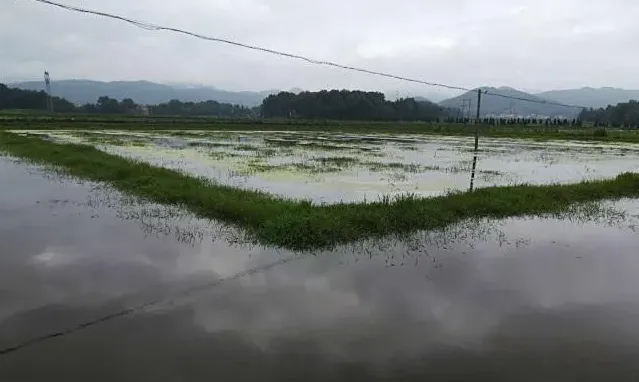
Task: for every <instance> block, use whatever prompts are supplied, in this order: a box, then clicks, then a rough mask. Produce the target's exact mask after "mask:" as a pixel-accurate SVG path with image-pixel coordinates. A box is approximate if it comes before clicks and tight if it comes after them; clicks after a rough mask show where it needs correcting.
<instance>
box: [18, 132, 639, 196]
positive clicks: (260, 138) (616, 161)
mask: <svg viewBox="0 0 639 382" xmlns="http://www.w3.org/2000/svg"><path fill="white" fill-rule="evenodd" d="M20 133H21V134H40V135H43V136H46V137H48V138H50V139H55V140H58V141H64V142H78V143H90V144H93V145H95V146H96V147H99V148H100V149H103V150H105V151H107V152H109V153H114V154H118V155H122V156H126V157H129V158H135V159H137V160H141V161H145V162H149V163H152V164H155V165H159V166H163V167H168V168H172V169H179V170H181V171H185V172H187V173H191V174H195V175H198V176H203V177H206V178H209V179H212V180H215V181H217V182H219V183H222V184H226V185H231V186H234V187H241V188H246V189H259V190H263V191H266V192H269V193H273V194H277V195H280V196H283V197H290V198H296V199H306V200H311V201H313V202H315V203H336V202H340V201H344V202H362V201H377V200H379V199H380V198H381V197H382V196H395V195H402V194H415V195H419V196H435V195H441V194H443V193H446V192H448V191H454V190H466V189H468V187H469V184H470V171H471V167H472V160H473V152H472V151H473V143H474V141H473V139H472V138H469V137H437V136H430V137H429V136H417V135H397V134H394V135H393V134H374V135H361V134H359V135H358V134H343V133H322V132H210V131H208V132H199V131H186V132H185V131H179V132H177V131H176V132H170V131H166V132H137V131H46V132H44V131H20ZM480 149H481V151H480V153H479V165H478V172H477V179H476V182H475V184H476V185H477V186H478V187H487V186H495V185H515V184H524V183H528V184H548V183H576V182H579V181H582V180H587V179H601V178H612V177H615V176H616V175H618V174H620V173H623V172H628V171H634V172H636V171H639V144H631V143H601V142H584V143H577V142H535V141H531V140H515V139H485V138H482V139H481V143H480Z"/></svg>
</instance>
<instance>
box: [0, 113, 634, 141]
mask: <svg viewBox="0 0 639 382" xmlns="http://www.w3.org/2000/svg"><path fill="white" fill-rule="evenodd" d="M7 129H9V130H11V129H15V130H20V129H32V130H78V129H81V130H96V131H100V130H114V129H115V130H140V131H144V130H146V131H149V130H154V131H162V130H210V131H293V132H295V131H298V132H299V131H318V132H343V133H358V134H375V133H393V134H421V135H434V136H474V134H475V126H474V125H464V124H454V123H437V122H365V121H323V120H248V119H236V120H229V119H216V118H210V117H209V118H207V117H162V116H152V117H140V116H105V115H44V116H43V115H37V114H34V115H5V116H1V115H0V130H7ZM479 130H480V135H481V136H482V137H488V138H516V139H532V140H538V141H547V140H562V141H565V140H576V141H591V142H627V143H633V142H635V143H639V129H634V130H622V129H608V130H606V131H605V133H604V132H603V130H601V129H594V128H571V127H554V126H551V127H544V126H541V125H534V126H533V125H531V126H526V125H503V126H487V125H480V126H479Z"/></svg>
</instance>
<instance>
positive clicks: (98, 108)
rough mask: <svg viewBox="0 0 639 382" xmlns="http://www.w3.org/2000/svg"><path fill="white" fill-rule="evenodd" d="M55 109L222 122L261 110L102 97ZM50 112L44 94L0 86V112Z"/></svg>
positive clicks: (59, 101)
mask: <svg viewBox="0 0 639 382" xmlns="http://www.w3.org/2000/svg"><path fill="white" fill-rule="evenodd" d="M52 100H53V109H54V110H55V111H56V112H58V113H87V114H91V113H97V114H145V113H149V114H153V115H193V116H213V117H222V118H250V117H257V116H259V108H249V107H245V106H241V105H232V104H228V103H219V102H216V101H203V102H181V101H178V100H173V101H170V102H167V103H161V104H158V105H151V106H141V105H138V104H136V103H135V102H134V101H133V100H132V99H130V98H125V99H123V100H122V101H118V100H117V99H115V98H110V97H107V96H101V97H99V98H98V99H97V101H96V102H95V103H85V104H82V105H74V104H73V103H71V102H69V101H67V100H66V99H63V98H59V97H53V98H52ZM7 109H16V110H40V111H46V110H47V94H46V93H45V92H44V91H34V90H22V89H15V88H10V87H8V86H6V85H4V84H0V110H7Z"/></svg>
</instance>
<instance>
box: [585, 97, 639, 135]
mask: <svg viewBox="0 0 639 382" xmlns="http://www.w3.org/2000/svg"><path fill="white" fill-rule="evenodd" d="M579 118H580V119H583V120H587V121H592V122H594V123H595V125H596V126H612V127H625V128H637V127H639V101H635V100H630V101H628V102H622V103H618V104H617V106H612V105H608V106H607V107H606V108H599V109H584V110H583V111H582V112H581V114H580V115H579Z"/></svg>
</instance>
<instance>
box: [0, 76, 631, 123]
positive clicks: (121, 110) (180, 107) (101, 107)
mask: <svg viewBox="0 0 639 382" xmlns="http://www.w3.org/2000/svg"><path fill="white" fill-rule="evenodd" d="M52 102H53V108H54V110H55V111H56V112H60V113H87V114H93V113H95V114H151V115H184V116H213V117H220V118H290V119H326V120H362V121H440V122H448V123H471V122H473V120H472V119H468V118H460V117H459V113H458V110H456V109H449V108H444V107H441V106H439V105H437V104H435V103H432V102H429V101H421V100H416V99H414V98H403V99H398V100H396V101H388V100H386V98H385V96H384V94H383V93H380V92H364V91H349V90H330V91H327V90H323V91H319V92H301V93H299V94H295V93H290V92H280V93H278V94H273V95H270V96H268V97H267V98H265V99H264V101H263V102H262V105H261V106H258V107H253V108H250V107H245V106H241V105H233V104H228V103H220V102H216V101H203V102H181V101H178V100H172V101H169V102H166V103H161V104H158V105H148V106H147V105H138V104H136V103H135V102H134V101H133V100H132V99H130V98H126V99H123V100H122V101H118V100H117V99H114V98H110V97H106V96H103V97H100V98H98V100H97V101H96V102H95V103H87V104H83V105H75V104H73V103H72V102H69V101H67V100H66V99H64V98H60V97H52ZM3 109H4V110H7V109H23V110H47V93H46V92H44V91H33V90H22V89H15V88H10V87H8V86H7V85H5V84H2V83H0V110H3ZM583 121H588V122H590V123H592V124H594V125H595V126H598V127H600V126H611V127H625V128H637V127H639V101H635V100H630V101H629V102H625V103H619V104H617V105H616V106H612V105H610V106H608V107H606V108H599V109H584V110H583V111H582V112H581V113H580V115H579V117H578V118H576V119H572V120H569V119H543V118H512V119H508V118H482V120H481V122H482V123H484V124H487V125H493V126H497V125H516V124H521V125H544V126H574V127H579V126H582V124H583Z"/></svg>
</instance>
